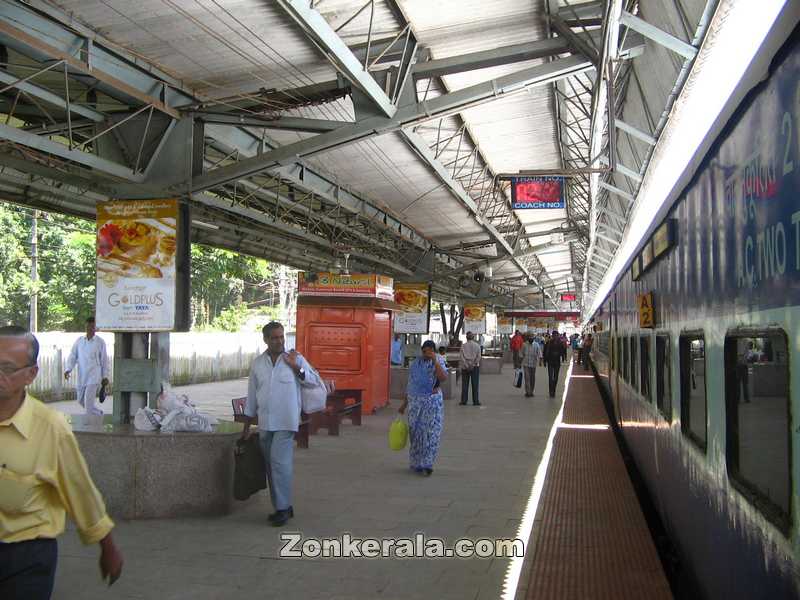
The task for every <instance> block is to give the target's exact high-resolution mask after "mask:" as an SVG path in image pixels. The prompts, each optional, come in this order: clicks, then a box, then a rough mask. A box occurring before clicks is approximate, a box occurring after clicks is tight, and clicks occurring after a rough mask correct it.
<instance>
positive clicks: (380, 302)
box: [296, 273, 400, 414]
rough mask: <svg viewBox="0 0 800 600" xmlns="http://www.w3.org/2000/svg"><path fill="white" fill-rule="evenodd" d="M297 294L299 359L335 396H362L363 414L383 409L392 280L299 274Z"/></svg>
mask: <svg viewBox="0 0 800 600" xmlns="http://www.w3.org/2000/svg"><path fill="white" fill-rule="evenodd" d="M297 291H298V298H297V344H296V346H297V349H298V350H299V351H300V353H301V354H303V356H305V357H306V358H307V359H308V360H309V362H311V364H312V365H313V366H314V367H315V368H316V369H317V370H318V371H319V373H320V375H322V378H323V379H332V380H333V381H334V382H335V384H336V389H337V390H342V389H349V390H361V401H362V411H364V412H365V413H366V414H370V413H372V412H374V411H375V410H376V409H377V408H380V407H382V406H385V405H386V404H388V402H389V354H390V351H391V343H392V311H394V310H397V309H398V308H400V307H399V305H397V304H395V302H394V300H393V299H394V282H393V280H392V278H391V277H385V276H383V275H367V274H355V273H354V274H352V275H337V274H333V273H300V278H299V281H298V290H297Z"/></svg>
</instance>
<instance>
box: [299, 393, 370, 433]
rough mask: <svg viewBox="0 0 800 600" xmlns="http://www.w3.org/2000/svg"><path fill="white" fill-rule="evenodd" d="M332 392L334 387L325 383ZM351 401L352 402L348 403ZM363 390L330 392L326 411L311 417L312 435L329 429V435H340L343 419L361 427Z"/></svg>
mask: <svg viewBox="0 0 800 600" xmlns="http://www.w3.org/2000/svg"><path fill="white" fill-rule="evenodd" d="M325 385H326V387H327V388H328V389H329V390H330V389H331V388H332V387H333V386H332V385H330V383H329V382H327V381H326V382H325ZM348 400H350V402H348ZM361 405H362V400H361V390H356V389H339V390H334V391H329V392H328V398H327V401H326V406H325V410H323V411H321V412H318V413H314V414H313V415H310V416H311V433H312V434H315V433H317V431H319V430H320V429H327V430H328V435H339V426H340V425H341V422H342V419H345V418H347V419H350V422H351V423H352V424H353V425H361Z"/></svg>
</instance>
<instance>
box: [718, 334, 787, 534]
mask: <svg viewBox="0 0 800 600" xmlns="http://www.w3.org/2000/svg"><path fill="white" fill-rule="evenodd" d="M725 400H726V405H727V430H726V431H727V440H726V448H727V458H728V461H727V462H728V474H729V475H730V477H731V480H732V481H733V483H734V485H735V486H736V487H737V489H739V490H740V491H742V493H744V494H745V495H746V496H748V497H749V498H750V499H751V500H752V501H753V503H754V504H756V506H757V507H759V508H760V509H761V510H762V511H763V512H764V514H765V516H766V517H767V518H769V519H770V520H771V521H773V522H774V523H775V524H777V525H778V526H781V527H782V528H783V529H784V531H788V529H789V526H790V522H789V514H790V498H791V496H790V494H791V491H790V490H791V485H790V483H791V475H790V462H791V461H790V455H791V434H790V414H789V354H788V346H787V338H786V334H785V333H784V332H783V331H770V332H763V333H761V332H759V333H742V334H738V333H733V334H730V335H728V336H727V337H726V338H725Z"/></svg>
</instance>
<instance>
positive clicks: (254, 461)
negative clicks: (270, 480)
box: [233, 433, 267, 500]
mask: <svg viewBox="0 0 800 600" xmlns="http://www.w3.org/2000/svg"><path fill="white" fill-rule="evenodd" d="M233 457H234V465H233V497H234V498H236V499H237V500H247V499H248V498H249V497H250V496H252V495H253V494H255V493H256V492H257V491H259V490H263V489H264V488H266V487H267V465H266V463H265V462H264V455H263V454H262V453H261V448H260V447H259V445H258V434H257V433H254V434H252V435H251V436H250V437H249V438H247V439H246V440H242V439H239V440H237V441H236V448H235V449H234V451H233Z"/></svg>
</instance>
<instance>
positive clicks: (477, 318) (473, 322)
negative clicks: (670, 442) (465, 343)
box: [464, 303, 486, 333]
mask: <svg viewBox="0 0 800 600" xmlns="http://www.w3.org/2000/svg"><path fill="white" fill-rule="evenodd" d="M470 331H471V332H472V333H486V305H485V304H479V303H464V333H469V332H470Z"/></svg>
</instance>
